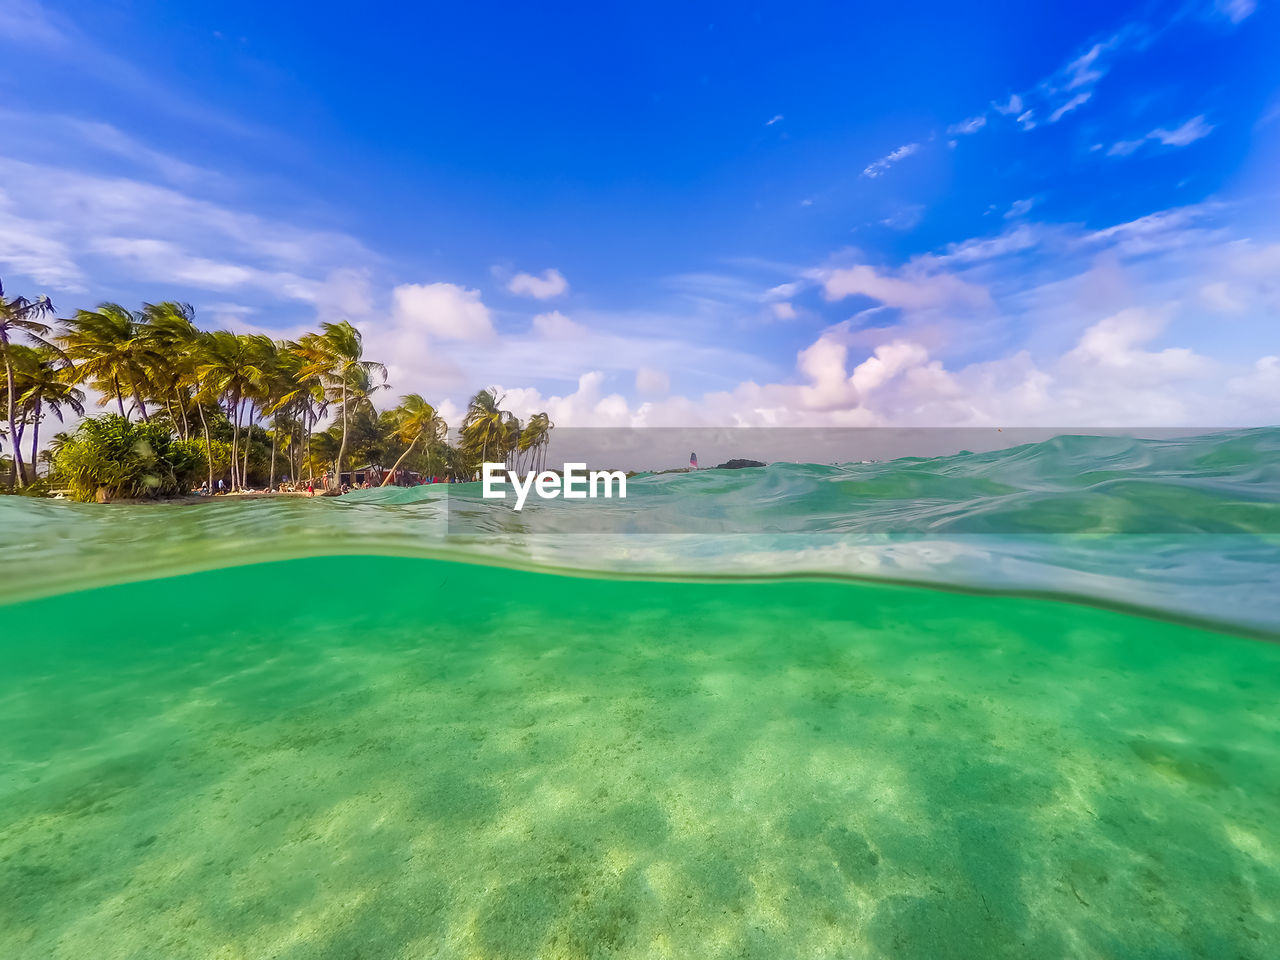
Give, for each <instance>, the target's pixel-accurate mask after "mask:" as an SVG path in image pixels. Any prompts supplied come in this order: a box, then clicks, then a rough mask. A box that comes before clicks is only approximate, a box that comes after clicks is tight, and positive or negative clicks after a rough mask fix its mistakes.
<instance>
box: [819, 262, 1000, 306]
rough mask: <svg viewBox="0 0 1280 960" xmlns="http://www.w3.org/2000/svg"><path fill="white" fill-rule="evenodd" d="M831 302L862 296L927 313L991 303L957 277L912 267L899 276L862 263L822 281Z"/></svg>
mask: <svg viewBox="0 0 1280 960" xmlns="http://www.w3.org/2000/svg"><path fill="white" fill-rule="evenodd" d="M823 289H824V291H825V293H826V298H827V299H828V300H841V299H843V298H845V297H851V296H855V295H859V294H860V295H862V296H866V297H870V298H871V299H873V300H879V301H880V302H881V303H883V304H884V305H885V306H889V307H900V308H902V309H904V310H925V309H929V308H933V307H944V306H969V307H981V306H985V305H987V304H988V303H989V302H990V296H989V294H988V293H987V291H986V290H985V289H984V288H982V287H980V286H976V285H974V284H971V283H968V282H966V281H964V280H962V279H960V278H959V277H957V276H955V275H954V274H950V273H931V272H928V271H926V270H922V269H917V268H913V267H911V266H910V265H908V266H907V267H905V268H903V269H902V270H900V271H898V275H897V276H892V275H890V274H889V273H881V272H880V271H878V270H876V268H875V267H871V266H867V265H865V264H860V265H858V266H853V267H845V268H842V269H836V270H831V271H829V272H828V273H827V274H826V276H825V277H824V279H823Z"/></svg>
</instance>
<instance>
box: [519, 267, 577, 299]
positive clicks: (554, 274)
mask: <svg viewBox="0 0 1280 960" xmlns="http://www.w3.org/2000/svg"><path fill="white" fill-rule="evenodd" d="M507 289H508V290H510V291H511V292H512V293H514V294H518V295H519V296H523V297H533V298H534V299H535V300H550V299H551V298H552V297H558V296H560V294H562V293H564V292H565V291H566V290H568V289H569V281H567V280H566V279H565V278H564V277H563V276H562V275H561V274H560V271H559V270H554V269H552V270H545V271H543V274H542V276H540V277H538V276H534V275H533V274H531V273H517V274H516V275H515V276H514V277H512V278H511V280H510V281H509V282H508V283H507Z"/></svg>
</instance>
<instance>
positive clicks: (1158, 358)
mask: <svg viewBox="0 0 1280 960" xmlns="http://www.w3.org/2000/svg"><path fill="white" fill-rule="evenodd" d="M1166 322H1167V320H1166V318H1165V317H1164V316H1162V315H1161V314H1159V313H1157V312H1155V311H1152V310H1147V309H1143V308H1141V307H1132V308H1130V309H1128V310H1122V311H1120V312H1119V313H1117V314H1114V315H1112V316H1110V317H1106V318H1104V319H1102V320H1099V321H1098V322H1097V323H1095V324H1094V325H1093V326H1091V327H1089V328H1088V329H1087V330H1086V331H1085V332H1084V334H1083V336H1081V338H1080V342H1079V343H1078V344H1077V345H1076V346H1075V348H1074V349H1072V350H1071V351H1070V352H1069V353H1068V354H1067V355H1066V356H1065V358H1064V359H1065V360H1066V361H1067V362H1068V363H1079V364H1082V365H1085V366H1088V367H1097V368H1101V369H1103V370H1109V371H1113V372H1115V373H1117V374H1122V375H1123V378H1124V383H1125V384H1128V385H1132V384H1134V383H1139V382H1146V381H1148V380H1150V379H1153V378H1154V379H1158V380H1162V381H1168V380H1170V379H1176V378H1179V377H1187V376H1192V375H1194V374H1196V373H1199V372H1201V371H1202V370H1203V369H1204V367H1205V364H1206V361H1205V359H1204V358H1203V357H1200V356H1197V355H1196V354H1195V353H1194V352H1192V351H1191V350H1188V349H1186V348H1184V347H1169V348H1167V349H1165V350H1160V351H1157V352H1151V351H1147V350H1143V349H1142V348H1141V345H1142V344H1145V343H1147V342H1149V341H1151V340H1152V339H1154V338H1155V337H1156V336H1157V335H1158V334H1159V333H1160V332H1161V331H1162V330H1163V329H1164V327H1165V324H1166Z"/></svg>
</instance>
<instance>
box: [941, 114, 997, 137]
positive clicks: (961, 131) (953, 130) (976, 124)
mask: <svg viewBox="0 0 1280 960" xmlns="http://www.w3.org/2000/svg"><path fill="white" fill-rule="evenodd" d="M986 125H987V118H986V116H985V115H983V114H979V115H978V116H976V117H970V118H969V119H968V120H962V121H960V122H959V123H953V124H952V125H951V126H949V127H947V134H948V136H953V137H954V136H963V135H965V134H969V133H977V132H978V131H979V130H981V129H982V128H983V127H985V126H986Z"/></svg>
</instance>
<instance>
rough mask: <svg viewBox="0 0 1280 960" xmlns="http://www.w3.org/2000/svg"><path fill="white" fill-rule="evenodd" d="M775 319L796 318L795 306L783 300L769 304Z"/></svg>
mask: <svg viewBox="0 0 1280 960" xmlns="http://www.w3.org/2000/svg"><path fill="white" fill-rule="evenodd" d="M769 306H770V309H771V310H772V311H773V316H774V319H775V320H794V319H795V318H796V308H795V307H793V306H792V305H791V304H789V303H787V302H786V301H785V300H783V301H780V302H778V303H773V304H770V305H769Z"/></svg>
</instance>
